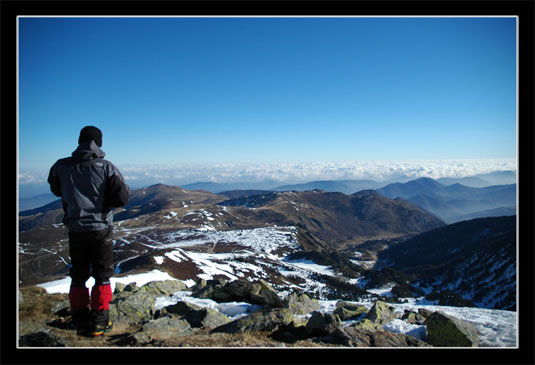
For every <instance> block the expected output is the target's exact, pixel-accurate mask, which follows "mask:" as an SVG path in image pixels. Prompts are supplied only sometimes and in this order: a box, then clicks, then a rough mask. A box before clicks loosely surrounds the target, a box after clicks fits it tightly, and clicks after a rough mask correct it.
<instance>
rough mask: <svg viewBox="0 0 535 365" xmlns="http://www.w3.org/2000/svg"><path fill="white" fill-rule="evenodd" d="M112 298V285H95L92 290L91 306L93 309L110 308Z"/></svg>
mask: <svg viewBox="0 0 535 365" xmlns="http://www.w3.org/2000/svg"><path fill="white" fill-rule="evenodd" d="M111 298H112V292H111V285H110V284H105V285H95V286H93V290H91V308H92V309H93V310H97V311H100V310H108V309H109V307H110V302H111Z"/></svg>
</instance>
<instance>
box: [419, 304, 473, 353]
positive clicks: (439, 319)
mask: <svg viewBox="0 0 535 365" xmlns="http://www.w3.org/2000/svg"><path fill="white" fill-rule="evenodd" d="M424 324H425V326H426V327H427V342H428V343H429V344H431V345H433V346H435V347H477V345H478V341H479V335H478V333H477V330H476V328H475V326H474V325H473V324H472V323H470V322H467V321H464V320H461V319H458V318H455V317H452V316H449V315H447V314H445V313H444V312H441V311H438V312H434V313H433V314H431V315H430V316H429V317H428V318H427V319H426V321H425V323H424Z"/></svg>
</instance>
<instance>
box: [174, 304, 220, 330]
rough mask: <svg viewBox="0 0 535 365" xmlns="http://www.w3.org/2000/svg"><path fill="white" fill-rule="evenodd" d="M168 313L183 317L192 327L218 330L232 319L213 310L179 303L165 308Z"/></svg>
mask: <svg viewBox="0 0 535 365" xmlns="http://www.w3.org/2000/svg"><path fill="white" fill-rule="evenodd" d="M165 310H166V312H167V313H171V314H175V315H178V316H181V317H182V318H183V319H185V320H186V321H188V323H189V324H190V325H191V326H192V327H202V328H216V327H219V326H221V325H223V324H226V323H228V322H230V318H228V317H227V316H225V315H224V314H221V313H219V312H218V311H216V310H214V309H211V308H202V307H199V306H198V305H195V304H192V303H187V302H178V303H176V304H173V305H170V306H167V307H165Z"/></svg>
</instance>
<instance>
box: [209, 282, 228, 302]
mask: <svg viewBox="0 0 535 365" xmlns="http://www.w3.org/2000/svg"><path fill="white" fill-rule="evenodd" d="M212 297H213V299H214V300H215V301H218V302H230V301H232V296H231V295H230V293H229V292H228V291H227V290H226V289H225V288H224V287H223V286H221V285H219V284H217V285H214V286H213V294H212Z"/></svg>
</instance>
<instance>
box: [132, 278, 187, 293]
mask: <svg viewBox="0 0 535 365" xmlns="http://www.w3.org/2000/svg"><path fill="white" fill-rule="evenodd" d="M185 289H186V284H184V283H183V282H181V281H180V280H161V281H151V282H150V283H147V284H145V285H143V286H142V287H141V290H144V291H146V292H150V293H154V294H156V295H166V296H170V295H172V294H174V293H177V292H179V291H182V290H185Z"/></svg>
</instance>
